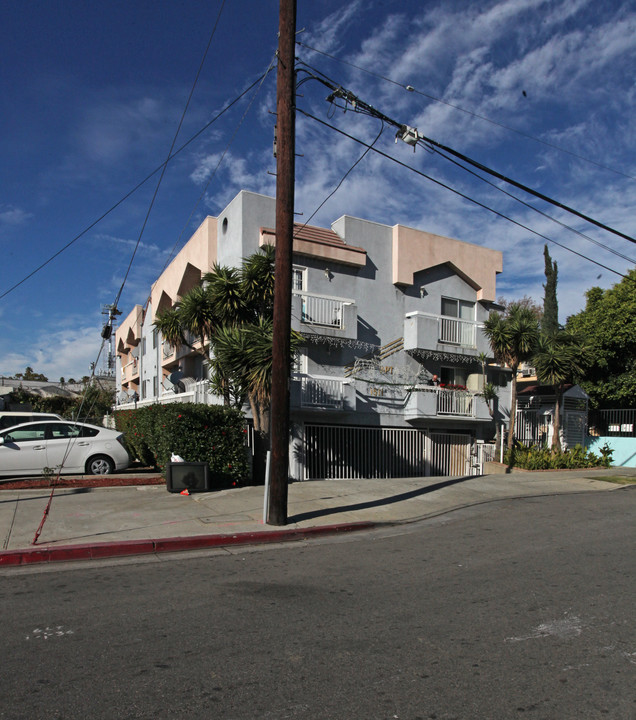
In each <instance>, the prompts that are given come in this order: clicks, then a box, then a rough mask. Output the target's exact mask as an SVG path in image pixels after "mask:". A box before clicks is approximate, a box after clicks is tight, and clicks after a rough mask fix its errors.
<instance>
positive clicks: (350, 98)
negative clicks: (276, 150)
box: [299, 63, 636, 243]
mask: <svg viewBox="0 0 636 720" xmlns="http://www.w3.org/2000/svg"><path fill="white" fill-rule="evenodd" d="M301 64H302V65H305V66H306V67H308V68H310V69H309V70H306V69H305V68H300V70H301V71H303V72H305V73H307V77H306V78H304V79H303V81H301V82H306V81H307V80H310V79H313V80H316V81H318V82H319V83H321V84H322V85H324V86H325V87H327V88H328V89H330V90H331V91H332V92H331V94H330V95H329V96H328V97H327V101H328V102H331V103H332V104H334V105H335V106H336V107H341V108H342V109H343V110H345V111H346V110H350V111H352V112H356V113H361V114H363V115H368V116H370V117H375V118H377V119H379V120H382V121H383V122H385V123H387V124H388V125H391V126H393V127H395V128H397V130H398V132H397V134H396V139H398V138H400V139H402V140H404V141H405V142H407V143H408V144H409V145H412V146H415V145H417V144H422V145H423V146H424V147H428V148H429V149H432V150H433V151H435V152H437V151H438V150H439V149H441V150H444V151H446V152H448V153H450V154H451V155H454V156H455V157H458V158H460V159H461V160H463V161H464V162H467V163H469V164H470V165H473V167H476V168H478V169H479V170H482V171H483V172H485V173H488V174H489V175H492V176H493V177H496V178H498V179H500V180H503V181H504V182H507V183H508V184H510V185H513V186H514V187H517V188H519V189H520V190H523V191H524V192H527V193H528V194H530V195H533V196H534V197H537V198H539V199H541V200H544V201H545V202H547V203H550V204H552V205H555V206H556V207H559V208H561V209H562V210H565V211H567V212H569V213H572V214H573V215H576V216H577V217H580V218H581V219H583V220H585V221H586V222H589V223H591V224H592V225H596V226H597V227H599V228H601V229H602V230H606V231H607V232H610V233H612V234H614V235H617V236H618V237H621V238H623V239H624V240H629V241H630V242H633V243H636V239H634V238H633V237H631V236H630V235H627V234H626V233H623V232H621V231H620V230H615V229H614V228H612V227H610V226H608V225H605V224H604V223H601V222H600V221H598V220H595V219H594V218H592V217H590V216H589V215H586V214H584V213H582V212H580V211H579V210H575V209H574V208H571V207H570V206H568V205H566V204H565V203H562V202H559V201H558V200H554V199H553V198H551V197H549V196H548V195H545V194H543V193H541V192H539V191H538V190H534V189H533V188H531V187H528V186H527V185H524V184H523V183H520V182H518V181H517V180H513V179H512V178H509V177H507V176H505V175H503V174H502V173H500V172H498V171H496V170H493V169H491V168H489V167H488V166H487V165H484V164H483V163H480V162H478V161H477V160H473V159H472V158H470V157H468V156H467V155H464V154H463V153H460V152H459V151H458V150H454V149H453V148H451V147H448V146H447V145H444V144H443V143H440V142H437V141H436V140H433V139H432V138H429V137H427V136H426V135H423V134H422V133H420V132H419V131H418V130H417V128H412V127H409V126H408V125H405V124H404V123H400V122H398V121H397V120H394V119H393V118H391V117H389V116H388V115H385V114H384V113H383V112H381V111H380V110H378V109H377V108H375V107H373V106H372V105H369V103H367V102H365V101H364V100H362V99H361V98H359V97H358V96H357V95H355V94H354V93H353V92H351V91H350V90H347V89H346V88H344V87H342V86H341V85H338V84H337V83H336V82H334V81H333V80H330V79H329V78H327V76H326V75H324V73H322V72H320V71H314V68H311V67H310V66H308V65H306V63H301ZM316 72H317V73H318V74H316ZM299 84H300V83H299ZM337 101H342V102H344V107H343V106H341V105H338V104H337ZM442 157H443V155H442Z"/></svg>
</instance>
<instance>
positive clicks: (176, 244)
mask: <svg viewBox="0 0 636 720" xmlns="http://www.w3.org/2000/svg"><path fill="white" fill-rule="evenodd" d="M275 60H276V55H274V57H273V58H272V60H271V62H270V64H269V67H268V68H267V70H266V71H265V73H264V74H263V75H262V76H261V79H260V84H259V86H258V88H257V89H256V92H255V93H254V95H253V96H252V98H251V100H250V101H249V103H248V105H247V107H246V108H245V112H244V113H243V115H242V116H241V119H240V120H239V121H238V123H237V125H236V128H235V129H234V132H233V133H232V135H231V137H230V139H229V140H228V142H227V144H226V146H225V148H224V149H223V152H222V153H221V156H220V158H219V161H218V162H217V164H216V167H215V168H214V170H213V171H212V174H211V175H210V177H209V178H208V181H207V183H206V184H205V187H204V188H203V191H202V192H201V194H200V195H199V197H198V199H197V201H196V202H195V204H194V207H193V208H192V210H191V212H190V215H189V216H188V219H187V220H186V222H185V225H184V226H183V229H182V230H181V232H180V233H179V237H178V238H177V240H176V242H175V244H174V245H173V246H172V250H171V251H170V254H169V255H168V259H167V260H166V262H165V263H164V266H163V269H162V271H161V273H163V271H164V270H165V269H166V268H167V267H168V264H169V263H170V261H171V259H172V256H173V255H174V251H175V250H176V248H177V246H178V245H179V243H180V242H181V238H182V237H183V234H184V233H185V231H186V229H187V227H188V225H189V224H190V220H191V219H192V216H193V215H194V212H195V210H196V209H197V207H198V206H199V203H200V202H201V200H203V198H204V196H205V193H206V192H207V190H208V188H209V187H210V183H211V182H212V180H213V179H214V177H215V175H216V173H217V171H218V169H219V167H220V166H221V163H222V162H223V160H224V159H225V156H226V154H227V152H228V151H229V149H230V147H231V145H232V143H233V142H234V139H235V138H236V136H237V134H238V131H239V129H240V128H241V125H242V124H243V121H244V120H245V118H246V117H247V113H248V112H249V111H250V108H251V107H252V105H253V104H254V100H256V97H257V95H258V93H259V91H260V89H261V87H262V86H263V83H264V82H265V78H266V77H267V75H268V74H269V73H270V72H271V70H272V68H273V67H274V61H275ZM252 87H253V86H252ZM161 273H159V274H160V275H161Z"/></svg>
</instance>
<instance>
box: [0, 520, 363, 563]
mask: <svg viewBox="0 0 636 720" xmlns="http://www.w3.org/2000/svg"><path fill="white" fill-rule="evenodd" d="M376 526H377V523H374V522H353V523H343V524H340V525H321V526H318V527H310V528H293V529H289V530H259V531H254V532H245V533H235V534H233V535H196V536H194V537H173V538H162V539H160V540H122V541H119V542H104V543H92V544H85V545H65V546H62V547H41V548H26V549H24V550H5V551H3V552H0V567H9V566H13V567H16V566H23V565H34V564H37V563H52V562H65V561H70V560H102V559H104V558H113V557H125V556H130V555H149V554H152V553H164V552H178V551H182V550H200V549H204V548H211V547H225V546H231V545H254V544H260V543H275V542H291V541H294V540H304V539H308V538H312V537H320V536H322V535H336V534H338V533H344V532H353V531H355V530H371V529H372V528H374V527H376Z"/></svg>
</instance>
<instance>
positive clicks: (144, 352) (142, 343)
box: [141, 338, 146, 355]
mask: <svg viewBox="0 0 636 720" xmlns="http://www.w3.org/2000/svg"><path fill="white" fill-rule="evenodd" d="M141 354H142V355H145V354H146V338H143V339H142V341H141Z"/></svg>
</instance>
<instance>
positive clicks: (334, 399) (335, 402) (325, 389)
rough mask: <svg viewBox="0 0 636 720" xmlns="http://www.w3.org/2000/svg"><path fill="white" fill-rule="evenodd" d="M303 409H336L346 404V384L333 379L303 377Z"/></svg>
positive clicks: (301, 400)
mask: <svg viewBox="0 0 636 720" xmlns="http://www.w3.org/2000/svg"><path fill="white" fill-rule="evenodd" d="M300 382H301V384H300V404H301V407H321V408H336V409H339V408H341V407H342V405H343V402H344V383H343V381H342V380H335V379H334V380H332V379H331V378H313V377H303V378H301V379H300Z"/></svg>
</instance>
